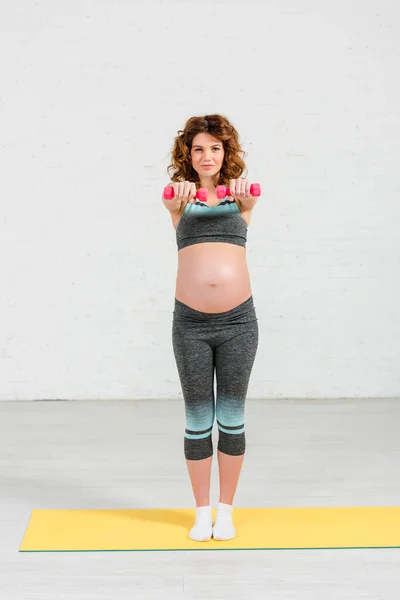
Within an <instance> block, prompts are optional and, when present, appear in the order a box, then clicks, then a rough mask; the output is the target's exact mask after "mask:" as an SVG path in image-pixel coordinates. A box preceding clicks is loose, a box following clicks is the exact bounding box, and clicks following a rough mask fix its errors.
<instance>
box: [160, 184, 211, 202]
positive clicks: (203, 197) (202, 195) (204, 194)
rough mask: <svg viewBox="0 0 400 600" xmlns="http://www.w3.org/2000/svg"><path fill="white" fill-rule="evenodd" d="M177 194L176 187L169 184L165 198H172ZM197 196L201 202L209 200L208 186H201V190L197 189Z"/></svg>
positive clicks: (165, 189) (166, 187)
mask: <svg viewBox="0 0 400 600" xmlns="http://www.w3.org/2000/svg"><path fill="white" fill-rule="evenodd" d="M174 196H175V191H174V188H173V187H172V185H167V186H165V188H164V198H165V199H166V200H172V198H173V197H174ZM195 198H197V199H198V200H200V202H207V198H208V189H207V188H200V189H199V190H197V192H196V195H195Z"/></svg>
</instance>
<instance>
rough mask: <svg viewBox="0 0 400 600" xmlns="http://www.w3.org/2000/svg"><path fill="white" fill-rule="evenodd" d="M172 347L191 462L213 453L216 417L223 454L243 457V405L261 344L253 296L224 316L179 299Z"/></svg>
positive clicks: (174, 320)
mask: <svg viewBox="0 0 400 600" xmlns="http://www.w3.org/2000/svg"><path fill="white" fill-rule="evenodd" d="M172 343H173V349H174V354H175V360H176V364H177V368H178V373H179V378H180V382H181V387H182V393H183V398H184V402H185V413H186V429H185V436H184V453H185V457H186V459H188V460H201V459H204V458H208V457H210V456H212V455H213V445H212V429H213V425H214V418H215V413H216V416H217V426H218V431H219V439H218V450H220V451H221V452H224V453H225V454H230V455H232V456H239V455H242V454H244V453H245V448H246V440H245V432H244V407H245V400H246V394H247V388H248V384H249V379H250V374H251V370H252V368H253V363H254V359H255V356H256V352H257V346H258V322H257V317H256V313H255V308H254V304H253V297H252V296H250V298H248V299H247V300H245V301H244V302H242V304H239V306H236V307H235V308H232V310H228V311H225V312H221V313H206V312H200V311H198V310H194V309H193V308H191V307H190V306H187V305H186V304H183V302H180V301H179V300H178V299H177V298H175V309H174V313H173V323H172ZM214 370H215V373H216V380H217V387H216V396H217V397H216V403H215V398H214Z"/></svg>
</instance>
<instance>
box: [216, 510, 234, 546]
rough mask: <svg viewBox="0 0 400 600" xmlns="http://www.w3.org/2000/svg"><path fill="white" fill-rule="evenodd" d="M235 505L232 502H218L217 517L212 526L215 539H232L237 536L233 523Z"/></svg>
mask: <svg viewBox="0 0 400 600" xmlns="http://www.w3.org/2000/svg"><path fill="white" fill-rule="evenodd" d="M232 512H233V506H232V505H231V504H224V503H223V502H219V503H218V508H217V518H216V521H215V525H214V527H213V528H212V535H213V538H214V540H231V539H232V538H234V537H236V529H235V527H234V525H233V523H232Z"/></svg>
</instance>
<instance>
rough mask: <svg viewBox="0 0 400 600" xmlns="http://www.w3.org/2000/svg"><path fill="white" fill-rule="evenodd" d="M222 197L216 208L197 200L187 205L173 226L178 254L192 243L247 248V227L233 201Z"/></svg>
mask: <svg viewBox="0 0 400 600" xmlns="http://www.w3.org/2000/svg"><path fill="white" fill-rule="evenodd" d="M228 198H229V196H226V197H225V198H223V199H222V200H221V201H220V202H219V204H217V205H216V206H208V205H207V202H200V201H199V200H196V202H195V203H194V204H189V203H187V204H186V206H185V209H184V211H183V214H182V216H181V219H180V221H179V223H178V225H177V227H176V242H177V245H178V251H179V250H181V248H186V246H191V245H192V244H201V243H203V242H226V243H227V244H235V245H237V246H244V247H246V241H247V225H246V222H245V220H244V219H243V217H242V215H241V213H240V210H239V207H238V205H237V204H236V201H235V200H229V199H228Z"/></svg>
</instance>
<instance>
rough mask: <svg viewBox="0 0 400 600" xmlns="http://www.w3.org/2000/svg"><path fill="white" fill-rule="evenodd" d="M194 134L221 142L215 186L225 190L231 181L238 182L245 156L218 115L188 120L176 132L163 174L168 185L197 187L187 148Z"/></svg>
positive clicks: (233, 131) (232, 130)
mask: <svg viewBox="0 0 400 600" xmlns="http://www.w3.org/2000/svg"><path fill="white" fill-rule="evenodd" d="M198 133H209V134H210V135H212V136H213V137H215V138H216V139H218V140H219V141H221V142H222V144H223V147H224V161H223V164H222V167H221V170H220V173H219V180H218V185H226V186H229V182H230V180H231V179H238V178H239V177H240V176H241V175H242V173H243V171H244V170H245V169H246V165H245V162H244V160H243V157H244V156H246V152H244V151H243V150H242V148H241V146H240V144H239V134H238V132H237V131H236V129H235V127H234V126H233V125H232V124H231V123H230V122H229V121H228V119H227V118H226V117H224V116H222V115H206V116H204V117H191V118H190V119H188V121H187V122H186V124H185V128H184V129H183V130H182V129H180V130H179V131H178V135H177V136H176V138H175V141H174V145H173V148H172V151H171V164H170V165H168V167H167V173H168V175H169V176H170V178H171V181H174V182H178V181H192V182H194V183H195V184H196V188H198V187H199V186H200V178H199V174H198V173H197V171H195V169H194V168H193V166H192V161H191V148H192V143H193V138H194V137H195V136H196V135H197V134H198Z"/></svg>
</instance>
